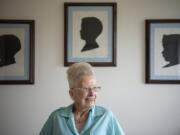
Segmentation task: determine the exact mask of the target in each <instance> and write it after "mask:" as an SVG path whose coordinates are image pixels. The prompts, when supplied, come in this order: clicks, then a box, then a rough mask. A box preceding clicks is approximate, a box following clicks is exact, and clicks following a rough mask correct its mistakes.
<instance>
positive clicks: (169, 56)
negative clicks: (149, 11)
mask: <svg viewBox="0 0 180 135" xmlns="http://www.w3.org/2000/svg"><path fill="white" fill-rule="evenodd" d="M145 30H146V31H145V42H146V62H145V63H146V73H145V76H146V77H145V82H146V83H152V84H179V83H180V19H147V20H145Z"/></svg>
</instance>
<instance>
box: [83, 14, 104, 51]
mask: <svg viewBox="0 0 180 135" xmlns="http://www.w3.org/2000/svg"><path fill="white" fill-rule="evenodd" d="M102 29H103V26H102V22H101V21H100V20H99V19H98V18H96V17H84V18H82V23H81V31H80V34H81V39H83V40H85V42H86V44H85V46H84V47H83V48H82V50H81V52H83V51H88V50H92V49H96V48H98V47H99V45H98V44H97V42H96V38H97V37H98V36H99V35H100V33H101V32H102Z"/></svg>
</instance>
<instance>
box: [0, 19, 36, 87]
mask: <svg viewBox="0 0 180 135" xmlns="http://www.w3.org/2000/svg"><path fill="white" fill-rule="evenodd" d="M34 30H35V21H34V20H3V19H1V20H0V84H34V61H35V60H34V58H35V56H34V55H35V52H34V51H35V48H34V38H35V31H34Z"/></svg>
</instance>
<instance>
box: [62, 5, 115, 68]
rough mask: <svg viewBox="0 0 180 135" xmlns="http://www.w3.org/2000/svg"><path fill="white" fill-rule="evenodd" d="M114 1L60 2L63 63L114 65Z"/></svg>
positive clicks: (67, 64) (66, 64)
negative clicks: (61, 5)
mask: <svg viewBox="0 0 180 135" xmlns="http://www.w3.org/2000/svg"><path fill="white" fill-rule="evenodd" d="M116 8H117V4H116V3H64V25H65V26H64V37H65V38H64V66H69V65H71V64H72V63H75V62H88V63H90V64H92V65H93V66H116V12H117V11H116V10H117V9H116Z"/></svg>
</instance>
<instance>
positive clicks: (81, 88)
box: [71, 86, 101, 92]
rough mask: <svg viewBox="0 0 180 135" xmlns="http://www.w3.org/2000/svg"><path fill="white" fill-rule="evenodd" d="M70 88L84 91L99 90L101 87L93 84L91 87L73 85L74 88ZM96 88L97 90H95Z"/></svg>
mask: <svg viewBox="0 0 180 135" xmlns="http://www.w3.org/2000/svg"><path fill="white" fill-rule="evenodd" d="M71 89H72V90H73V89H76V90H81V91H85V92H89V91H90V90H92V91H94V92H99V91H100V90H101V87H100V86H95V87H92V88H84V87H79V88H78V87H77V88H76V87H75V88H71ZM97 89H98V90H97Z"/></svg>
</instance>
